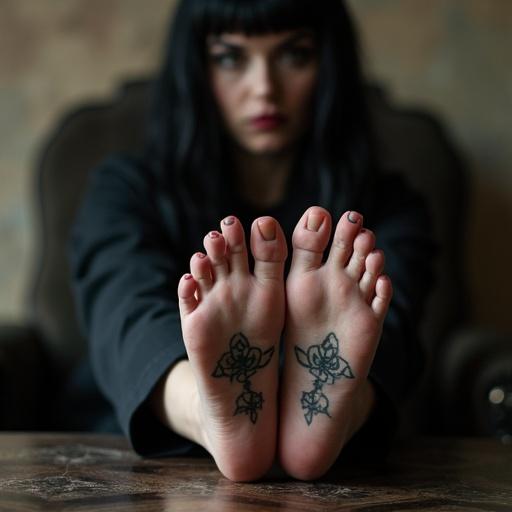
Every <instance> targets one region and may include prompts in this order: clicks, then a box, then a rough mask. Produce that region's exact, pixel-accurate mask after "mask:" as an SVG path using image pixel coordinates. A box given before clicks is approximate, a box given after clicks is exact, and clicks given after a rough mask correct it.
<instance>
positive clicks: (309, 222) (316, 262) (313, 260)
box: [290, 206, 331, 272]
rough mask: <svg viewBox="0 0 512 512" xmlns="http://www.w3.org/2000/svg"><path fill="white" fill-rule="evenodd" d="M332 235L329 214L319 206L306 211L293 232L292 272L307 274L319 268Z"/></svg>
mask: <svg viewBox="0 0 512 512" xmlns="http://www.w3.org/2000/svg"><path fill="white" fill-rule="evenodd" d="M330 234H331V216H330V214H329V212H328V211H327V210H324V209H323V208H320V207H319V206H313V207H311V208H309V209H308V210H306V212H305V213H304V215H303V216H302V217H301V219H300V220H299V222H298V223H297V226H296V227H295V230H294V232H293V237H292V244H293V258H292V265H291V269H290V272H296V271H299V272H307V271H309V270H314V269H317V268H319V267H320V266H321V264H322V258H323V254H324V251H325V248H326V247H327V244H328V242H329V236H330Z"/></svg>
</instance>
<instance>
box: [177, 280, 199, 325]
mask: <svg viewBox="0 0 512 512" xmlns="http://www.w3.org/2000/svg"><path fill="white" fill-rule="evenodd" d="M196 291H197V283H196V281H195V280H194V278H193V277H192V275H191V274H185V275H184V276H183V277H182V278H181V279H180V282H179V284H178V300H179V307H180V313H181V314H182V315H189V314H190V313H192V312H193V311H194V310H195V309H196V307H197V305H198V303H199V301H198V300H197V298H196Z"/></svg>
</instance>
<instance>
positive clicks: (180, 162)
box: [146, 0, 374, 223]
mask: <svg viewBox="0 0 512 512" xmlns="http://www.w3.org/2000/svg"><path fill="white" fill-rule="evenodd" d="M296 28H307V29H310V30H312V31H313V33H314V34H315V37H316V40H317V45H318V48H319V72H318V73H319V74H318V78H317V86H316V90H315V94H314V98H313V105H312V117H311V119H312V121H311V126H310V127H309V129H308V130H307V132H306V135H305V136H304V137H305V139H306V141H305V143H304V144H301V145H300V147H301V148H302V149H301V151H302V154H301V158H299V159H297V160H298V162H300V167H301V172H302V176H303V179H304V180H306V181H307V182H308V183H309V184H312V183H314V182H316V183H317V184H318V185H319V186H318V187H317V189H318V190H319V194H318V195H319V197H318V198H316V199H317V200H316V202H317V204H321V205H322V206H325V207H326V208H328V209H329V210H330V211H331V212H332V213H333V214H337V213H339V212H341V209H342V208H348V207H351V206H353V205H357V204H358V201H359V199H360V196H361V194H362V191H363V190H364V188H365V186H366V184H367V183H368V181H369V179H370V176H371V173H372V170H373V168H374V163H373V162H372V155H373V152H372V149H371V131H370V128H369V123H368V115H367V108H366V102H365V93H364V87H363V79H362V73H361V68H360V60H359V51H358V43H357V38H356V34H355V30H354V26H353V23H352V21H351V18H350V16H349V13H348V12H347V9H346V7H345V5H344V2H343V1H342V0H321V1H317V0H181V2H180V3H179V5H178V6H177V8H176V11H175V13H174V22H173V23H172V25H171V29H170V36H169V39H168V42H167V48H166V57H165V60H164V65H163V67H162V69H161V73H160V75H159V77H158V80H157V82H156V88H155V96H154V102H153V110H152V113H151V116H150V124H149V130H148V145H147V150H148V151H147V153H146V154H147V158H148V161H149V163H150V165H151V166H152V168H154V169H155V170H156V171H157V173H158V175H159V176H160V177H161V178H162V182H163V183H164V184H165V186H167V187H168V188H169V190H170V191H171V192H172V194H173V196H174V197H175V198H176V200H177V201H178V204H180V206H181V208H180V209H182V213H184V215H185V216H186V217H188V218H192V219H194V220H196V221H201V220H203V221H204V222H206V223H207V222H208V221H209V222H210V223H211V222H212V221H218V219H219V217H220V216H222V215H223V214H224V213H225V212H223V211H222V210H223V206H225V205H226V204H229V200H230V196H231V195H232V193H233V191H232V189H231V188H230V183H232V182H233V180H232V179H231V178H232V174H231V173H232V169H231V165H230V157H229V151H228V138H227V135H226V131H225V129H224V128H223V126H222V123H221V120H220V115H219V112H218V109H217V107H216V105H215V101H214V100H213V95H212V92H211V89H210V84H209V80H208V71H207V69H208V66H207V53H206V39H207V36H208V35H210V34H216V35H218V34H221V33H223V32H242V33H245V34H246V35H253V34H265V33H271V32H278V31H283V30H292V29H296ZM235 213H236V212H235Z"/></svg>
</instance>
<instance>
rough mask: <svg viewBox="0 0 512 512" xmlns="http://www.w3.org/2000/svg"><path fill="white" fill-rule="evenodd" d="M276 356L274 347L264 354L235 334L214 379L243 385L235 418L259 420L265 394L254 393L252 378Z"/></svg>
mask: <svg viewBox="0 0 512 512" xmlns="http://www.w3.org/2000/svg"><path fill="white" fill-rule="evenodd" d="M273 355H274V347H271V348H269V349H268V350H265V352H263V351H262V350H261V349H259V348H258V347H251V346H250V345H249V340H248V339H247V338H246V337H245V336H244V335H243V334H242V333H241V332H239V333H237V334H235V335H234V336H233V337H232V338H231V341H230V342H229V352H224V354H222V356H221V358H220V359H219V361H218V362H217V366H216V367H215V370H214V372H213V373H212V377H217V378H221V377H229V380H230V382H231V383H233V381H234V380H236V381H237V382H240V383H241V384H243V391H242V393H241V394H240V395H239V396H238V397H237V399H236V409H235V413H234V414H233V416H236V415H237V414H247V415H248V416H249V418H250V419H251V421H252V422H253V423H256V420H257V419H258V409H260V410H261V409H262V406H263V402H264V400H263V393H258V392H256V391H253V390H252V388H251V381H250V377H252V376H253V375H254V374H255V373H256V372H257V371H258V370H259V369H260V368H264V367H265V366H267V364H268V363H269V362H270V360H271V359H272V356H273Z"/></svg>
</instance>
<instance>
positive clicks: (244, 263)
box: [221, 215, 249, 274]
mask: <svg viewBox="0 0 512 512" xmlns="http://www.w3.org/2000/svg"><path fill="white" fill-rule="evenodd" d="M221 229H222V234H223V235H224V239H225V240H226V258H227V260H228V264H229V268H230V270H231V271H232V272H240V273H246V274H247V273H248V272H249V263H248V260H247V247H246V245H245V235H244V230H243V228H242V225H241V224H240V221H239V220H238V219H237V218H236V217H234V216H232V215H231V216H229V217H226V218H225V219H224V220H223V221H222V222H221Z"/></svg>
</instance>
